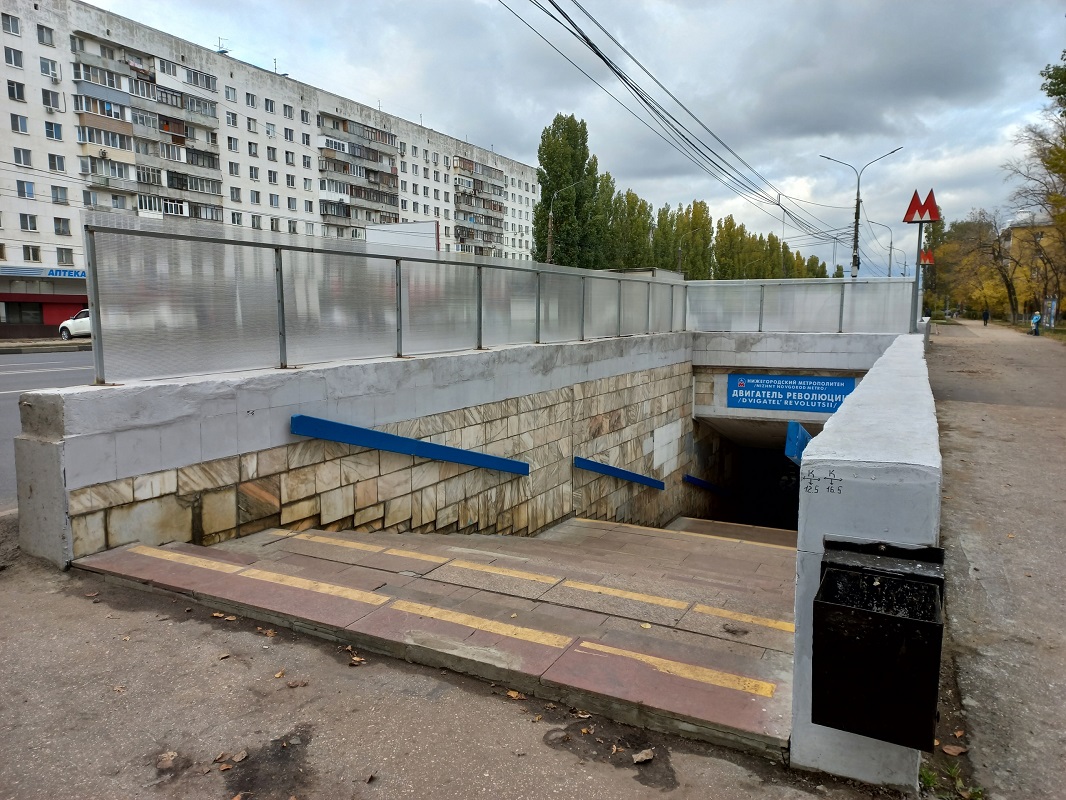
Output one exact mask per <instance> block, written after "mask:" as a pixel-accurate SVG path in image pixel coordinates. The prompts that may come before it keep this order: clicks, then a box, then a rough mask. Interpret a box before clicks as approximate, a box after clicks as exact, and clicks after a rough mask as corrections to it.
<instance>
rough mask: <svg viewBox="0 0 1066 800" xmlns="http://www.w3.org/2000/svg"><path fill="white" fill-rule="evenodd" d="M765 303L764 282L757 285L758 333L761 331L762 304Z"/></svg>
mask: <svg viewBox="0 0 1066 800" xmlns="http://www.w3.org/2000/svg"><path fill="white" fill-rule="evenodd" d="M765 304H766V284H765V283H763V284H760V285H759V333H762V314H763V306H764V305H765Z"/></svg>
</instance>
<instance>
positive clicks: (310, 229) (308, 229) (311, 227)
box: [304, 222, 315, 236]
mask: <svg viewBox="0 0 1066 800" xmlns="http://www.w3.org/2000/svg"><path fill="white" fill-rule="evenodd" d="M304 233H305V234H307V235H308V236H314V235H315V223H313V222H305V223H304Z"/></svg>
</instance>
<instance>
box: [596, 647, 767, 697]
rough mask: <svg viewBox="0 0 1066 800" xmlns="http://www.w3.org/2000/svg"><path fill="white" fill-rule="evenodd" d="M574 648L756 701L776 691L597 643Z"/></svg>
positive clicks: (727, 674) (728, 675)
mask: <svg viewBox="0 0 1066 800" xmlns="http://www.w3.org/2000/svg"><path fill="white" fill-rule="evenodd" d="M578 647H584V648H585V649H586V650H592V651H594V652H598V653H607V654H608V655H612V656H621V657H622V658H631V659H633V660H634V661H639V662H641V663H642V664H647V665H648V666H650V667H652V668H654V669H656V670H657V671H659V672H664V673H666V674H667V675H674V676H676V677H678V678H686V679H688V680H690V681H698V682H700V683H708V684H710V685H712V686H721V687H722V688H723V689H736V690H737V691H738V692H747V693H748V694H754V695H758V696H759V697H773V696H774V692H775V691H776V690H777V686H776V685H774V684H772V683H768V682H766V681H760V680H756V679H755V678H745V677H744V676H743V675H733V674H732V673H730V672H719V671H718V670H716V669H709V668H708V667H698V666H696V665H695V664H685V663H683V662H681V661H671V660H670V659H668V658H658V657H656V656H649V655H645V654H644V653H634V652H633V651H631V650H621V649H619V648H617V647H610V646H609V645H605V644H600V643H599V642H588V641H583V642H581V644H580V645H578Z"/></svg>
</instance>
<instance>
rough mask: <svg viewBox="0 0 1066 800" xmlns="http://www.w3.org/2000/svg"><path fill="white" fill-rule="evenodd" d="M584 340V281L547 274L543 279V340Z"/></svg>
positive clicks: (541, 321) (541, 284) (541, 330)
mask: <svg viewBox="0 0 1066 800" xmlns="http://www.w3.org/2000/svg"><path fill="white" fill-rule="evenodd" d="M580 338H581V278H580V277H578V276H574V275H559V274H556V273H551V272H545V273H544V274H543V275H541V277H540V340H541V341H542V342H576V341H578V340H579V339H580Z"/></svg>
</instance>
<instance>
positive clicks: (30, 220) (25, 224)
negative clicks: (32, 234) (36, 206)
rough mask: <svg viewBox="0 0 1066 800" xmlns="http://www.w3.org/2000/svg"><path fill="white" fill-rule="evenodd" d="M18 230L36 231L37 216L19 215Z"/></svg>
mask: <svg viewBox="0 0 1066 800" xmlns="http://www.w3.org/2000/svg"><path fill="white" fill-rule="evenodd" d="M19 228H20V229H21V230H24V231H35V230H37V215H36V214H19Z"/></svg>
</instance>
